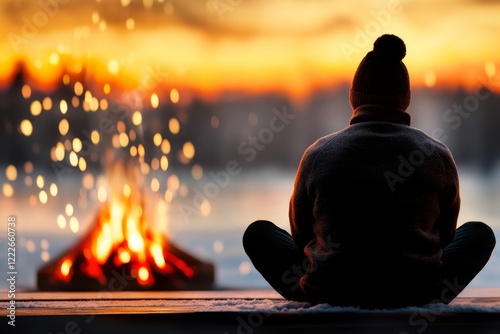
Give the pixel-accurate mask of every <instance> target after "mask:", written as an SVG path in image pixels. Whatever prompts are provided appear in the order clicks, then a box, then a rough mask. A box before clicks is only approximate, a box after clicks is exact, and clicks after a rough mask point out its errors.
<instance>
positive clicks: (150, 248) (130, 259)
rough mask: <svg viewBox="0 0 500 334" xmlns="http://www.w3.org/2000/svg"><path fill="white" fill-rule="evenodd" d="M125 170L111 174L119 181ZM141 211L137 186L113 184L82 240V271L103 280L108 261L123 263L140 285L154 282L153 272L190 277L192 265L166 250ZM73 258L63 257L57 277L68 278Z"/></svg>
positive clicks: (158, 234)
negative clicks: (105, 200)
mask: <svg viewBox="0 0 500 334" xmlns="http://www.w3.org/2000/svg"><path fill="white" fill-rule="evenodd" d="M124 174H125V173H124V171H123V168H122V169H119V170H118V171H117V169H116V168H115V169H113V170H112V176H113V178H114V179H117V178H118V179H120V180H122V181H121V182H123V180H124V179H127V178H126V177H125V176H124ZM117 175H121V178H119V177H118V176H117ZM129 180H130V178H129ZM117 189H121V190H122V191H117ZM123 190H127V191H123ZM144 211H145V209H144V203H143V201H142V199H141V194H140V192H139V191H138V189H135V188H134V187H132V186H131V185H130V183H127V184H126V185H125V186H118V187H115V188H114V192H111V196H110V198H109V201H108V202H107V203H106V204H105V205H104V208H103V210H102V211H101V213H100V214H99V216H98V218H97V222H96V225H95V227H94V229H93V230H92V231H91V232H90V234H89V237H88V238H87V239H86V242H85V243H84V244H83V255H84V258H85V260H84V261H83V263H81V264H79V269H80V270H81V272H82V273H84V274H85V275H87V276H88V277H93V278H95V279H97V280H99V281H100V282H101V283H105V282H106V278H105V277H106V276H105V275H104V273H103V268H104V267H106V266H109V264H110V263H111V264H113V265H114V267H115V268H119V267H121V266H126V267H127V268H129V270H130V274H131V276H132V277H135V279H136V281H137V283H138V284H140V285H143V286H149V285H152V284H153V283H154V281H155V275H154V273H155V272H157V273H163V274H169V273H172V272H175V271H177V272H179V273H182V274H183V275H184V276H185V277H187V278H191V277H193V275H194V271H193V269H192V268H190V267H189V266H188V265H187V264H186V263H185V262H184V261H182V260H181V259H179V258H178V257H176V256H175V255H173V254H170V252H168V251H167V250H166V239H165V238H164V236H163V235H162V234H161V233H159V232H157V231H154V230H152V229H150V228H149V226H148V223H147V219H146V215H145V213H144ZM73 261H74V260H72V259H69V258H67V259H63V260H62V262H61V264H60V270H59V271H60V273H59V275H58V278H59V279H62V280H65V281H68V280H69V279H70V278H71V275H72V273H73V266H76V264H74V262H73Z"/></svg>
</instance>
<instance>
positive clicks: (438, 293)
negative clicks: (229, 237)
mask: <svg viewBox="0 0 500 334" xmlns="http://www.w3.org/2000/svg"><path fill="white" fill-rule="evenodd" d="M405 55H406V46H405V44H404V42H403V41H402V40H401V39H400V38H399V37H397V36H394V35H383V36H381V37H379V38H378V39H377V40H376V41H375V43H374V47H373V51H370V52H368V53H367V55H366V56H365V57H364V58H363V60H362V61H361V63H360V65H359V67H358V69H357V71H356V74H355V75H354V79H353V82H352V87H351V91H350V102H351V106H352V108H353V113H352V117H351V120H350V124H349V126H348V127H347V128H345V129H343V130H341V131H339V132H336V133H332V134H330V135H327V136H325V137H322V138H320V139H318V140H317V141H316V142H315V143H314V144H312V145H311V146H310V147H309V148H308V149H307V150H306V151H305V153H304V155H303V157H302V159H301V162H300V165H299V167H298V171H297V175H296V178H295V185H294V191H293V194H292V197H291V200H290V210H289V219H290V229H291V235H290V234H289V233H288V232H286V231H285V230H282V229H280V228H278V227H277V226H276V225H274V224H273V223H271V222H269V221H263V220H260V221H256V222H254V223H252V224H251V225H250V226H249V227H248V228H247V230H246V231H245V234H244V236H243V247H244V249H245V251H246V253H247V255H248V256H249V258H250V259H251V261H252V263H253V264H254V266H255V268H256V269H257V270H258V271H259V272H260V273H261V274H262V276H263V277H264V278H265V279H266V280H267V281H268V282H269V284H270V285H271V286H272V287H273V288H274V289H275V290H276V291H278V292H279V293H280V294H281V295H282V296H283V297H284V298H286V299H288V300H295V301H307V302H310V303H329V304H332V305H339V306H347V305H350V306H360V307H365V308H386V307H403V306H410V305H415V306H417V305H424V304H427V303H435V302H441V303H445V304H447V303H449V302H450V301H452V300H453V299H454V298H455V297H456V296H457V295H458V294H459V293H460V292H461V291H462V290H463V289H464V288H465V287H466V286H467V284H469V282H470V281H471V280H472V279H473V278H474V277H475V276H476V275H477V273H478V272H479V271H481V269H482V268H483V267H484V265H485V264H486V263H487V261H488V259H489V257H490V255H491V253H492V251H493V248H494V246H495V236H494V234H493V231H492V230H491V228H490V227H488V226H487V225H486V224H484V223H482V222H468V223H465V224H463V225H462V226H460V227H459V228H458V229H457V217H458V213H459V209H460V195H459V179H458V173H457V168H456V165H455V162H454V160H453V157H452V155H451V153H450V151H449V150H448V148H447V147H446V146H445V145H444V144H443V143H441V142H439V141H437V140H434V139H432V138H431V137H429V136H427V135H426V134H424V133H423V132H421V131H420V130H417V129H415V128H412V127H410V121H411V117H410V115H409V114H408V113H406V111H405V110H406V109H407V107H408V106H409V104H410V97H411V93H410V80H409V76H408V71H407V69H406V66H405V65H404V64H403V62H402V59H403V58H404V56H405Z"/></svg>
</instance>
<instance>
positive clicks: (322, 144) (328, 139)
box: [304, 129, 346, 157]
mask: <svg viewBox="0 0 500 334" xmlns="http://www.w3.org/2000/svg"><path fill="white" fill-rule="evenodd" d="M345 130H346V129H344V130H341V131H338V132H334V133H331V134H329V135H326V136H323V137H320V138H318V139H317V140H316V141H315V142H314V143H312V144H311V145H310V146H309V147H308V148H307V149H306V151H305V154H304V155H306V156H309V157H312V156H317V155H318V154H319V153H320V152H321V151H323V150H324V149H325V148H326V147H328V146H329V145H331V144H332V143H333V142H334V141H335V140H336V139H337V138H339V137H340V136H341V135H342V133H343V132H344V131H345Z"/></svg>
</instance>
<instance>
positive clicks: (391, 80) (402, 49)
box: [349, 35, 411, 110]
mask: <svg viewBox="0 0 500 334" xmlns="http://www.w3.org/2000/svg"><path fill="white" fill-rule="evenodd" d="M405 55H406V46H405V43H404V42H403V40H402V39H401V38H399V37H397V36H395V35H382V36H380V37H379V38H377V40H376V41H375V43H374V44H373V51H370V52H368V53H367V54H366V56H365V57H364V58H363V60H362V61H361V63H360V64H359V67H358V69H357V71H356V74H355V75H354V79H353V81H352V87H351V92H350V96H349V99H350V102H351V106H352V108H353V109H356V108H357V107H359V106H361V105H363V104H377V105H382V106H387V107H392V108H396V109H400V110H406V108H408V106H409V105H410V96H411V93H410V78H409V76H408V71H407V70H406V66H405V64H403V62H402V59H403V58H404V56H405Z"/></svg>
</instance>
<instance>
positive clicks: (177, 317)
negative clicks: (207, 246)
mask: <svg viewBox="0 0 500 334" xmlns="http://www.w3.org/2000/svg"><path fill="white" fill-rule="evenodd" d="M472 292H474V291H470V292H469V293H468V294H464V296H461V297H459V298H457V299H456V300H454V301H453V303H452V305H455V306H457V305H458V306H460V305H462V306H474V305H480V306H481V307H485V308H488V305H497V307H496V309H498V305H500V290H499V289H494V290H491V291H484V290H482V291H475V292H474V293H472ZM0 296H1V298H0V315H1V316H0V319H2V318H3V320H2V321H0V332H1V333H2V334H4V333H52V334H60V333H93V334H101V333H102V334H109V333H122V334H128V333H169V334H175V333H187V334H189V333H204V334H210V333H214V334H215V333H217V334H226V333H227V334H233V333H236V334H243V333H244V334H266V333H375V334H377V333H384V334H386V333H395V334H398V333H408V334H410V333H423V332H425V334H434V333H439V334H443V333H445V334H446V333H453V334H461V333H487V334H489V333H491V334H498V333H499V332H500V311H498V312H497V311H493V312H491V311H488V312H486V311H485V312H481V311H480V310H479V311H477V310H476V311H473V312H471V311H460V312H454V311H450V312H446V311H444V312H436V313H433V312H427V314H424V313H425V311H414V310H406V311H401V310H399V311H394V312H383V311H370V312H359V311H355V310H353V311H340V312H314V311H313V312H304V313H302V312H301V313H297V312H293V310H290V309H289V308H287V303H289V302H287V301H285V300H284V299H283V298H281V297H280V296H279V295H278V294H277V293H275V292H273V291H270V290H223V291H170V292H113V293H110V292H107V293H106V292H102V293H99V292H97V293H96V292H77V293H67V292H62V293H59V292H55V293H54V292H51V293H47V292H21V293H19V294H18V295H17V296H16V297H18V298H17V299H16V305H17V308H16V327H15V328H14V327H11V326H9V325H8V324H7V321H8V320H9V319H8V318H7V317H5V315H6V314H7V313H6V312H7V309H6V307H7V305H8V300H7V299H6V294H5V293H0ZM255 300H257V301H260V302H262V305H263V306H264V307H269V306H271V312H269V313H266V312H264V311H263V309H262V307H258V306H257V307H256V308H254V309H252V308H251V307H250V306H252V305H253V304H252V302H254V301H255ZM232 305H248V306H249V307H248V308H245V307H239V308H238V307H236V308H233V309H231V307H230V306H232ZM228 306H229V307H228ZM451 310H454V308H451ZM414 317H416V318H414Z"/></svg>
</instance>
